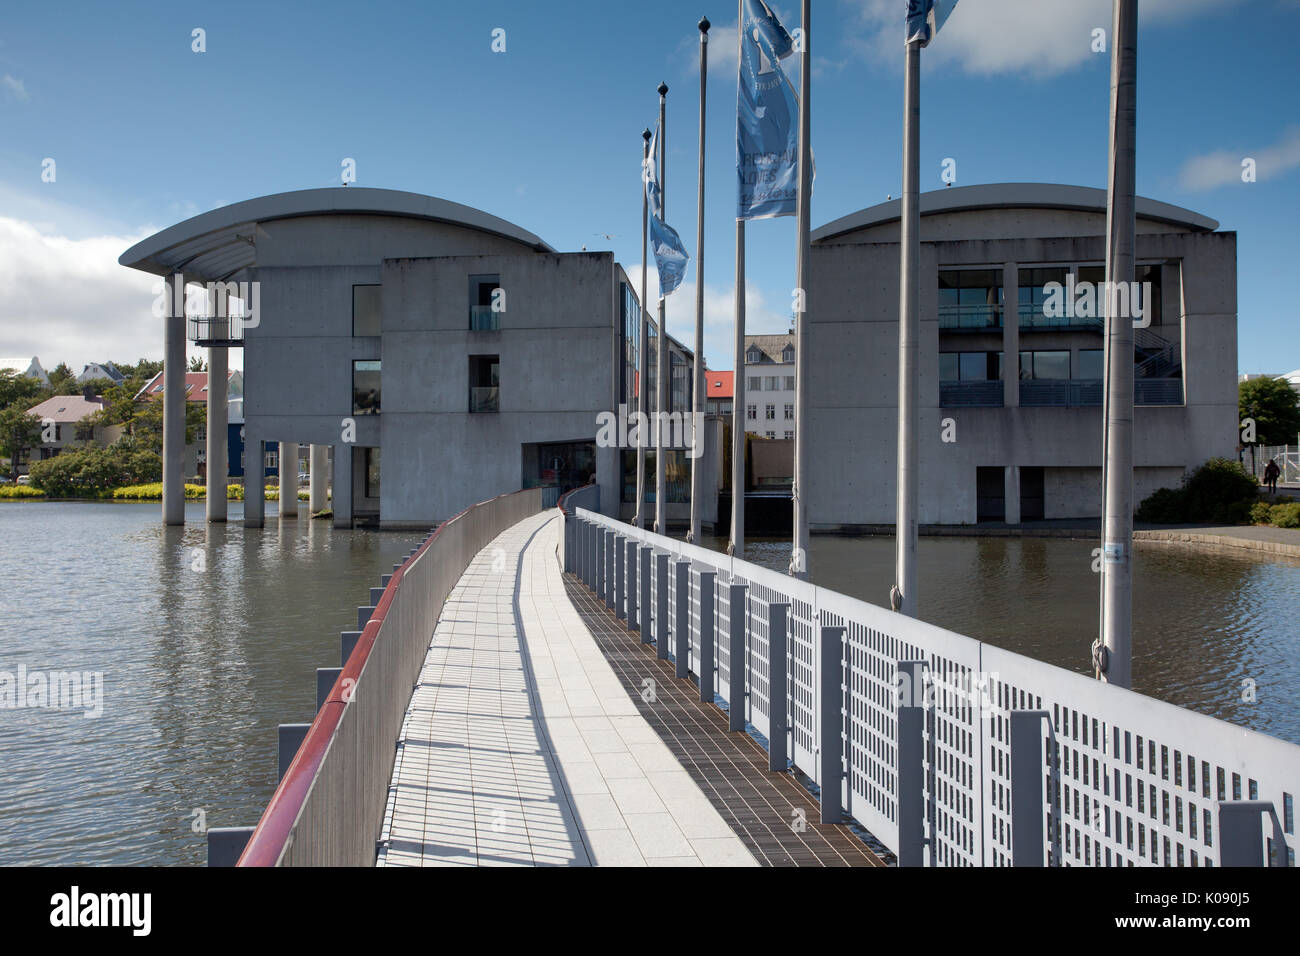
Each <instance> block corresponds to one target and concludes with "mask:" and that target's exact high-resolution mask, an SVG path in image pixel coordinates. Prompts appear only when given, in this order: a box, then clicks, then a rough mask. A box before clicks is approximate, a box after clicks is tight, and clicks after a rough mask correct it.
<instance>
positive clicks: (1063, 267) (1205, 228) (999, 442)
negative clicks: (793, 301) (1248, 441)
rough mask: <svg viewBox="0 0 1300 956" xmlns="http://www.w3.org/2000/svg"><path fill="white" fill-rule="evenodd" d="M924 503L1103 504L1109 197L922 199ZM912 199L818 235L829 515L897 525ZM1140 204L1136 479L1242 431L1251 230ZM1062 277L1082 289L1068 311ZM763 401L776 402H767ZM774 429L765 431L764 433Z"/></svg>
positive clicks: (998, 512)
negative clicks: (1245, 267) (1244, 275)
mask: <svg viewBox="0 0 1300 956" xmlns="http://www.w3.org/2000/svg"><path fill="white" fill-rule="evenodd" d="M920 211H921V253H920V269H921V298H920V309H921V313H920V319H921V353H920V445H919V451H918V453H919V464H920V502H919V505H920V510H919V520H920V521H921V522H922V523H927V524H970V523H974V522H977V521H1006V522H1009V523H1017V522H1019V521H1021V520H1030V519H1034V518H1048V519H1050V518H1084V517H1095V516H1097V515H1099V514H1100V512H1101V460H1102V433H1103V421H1102V410H1101V400H1102V388H1101V379H1102V369H1103V363H1102V346H1103V341H1102V338H1103V337H1102V330H1101V320H1100V319H1099V318H1096V317H1095V316H1096V315H1097V314H1099V313H1098V312H1096V311H1093V312H1091V313H1090V312H1089V309H1088V308H1086V296H1084V295H1083V292H1084V291H1086V287H1085V283H1089V282H1095V283H1097V284H1098V285H1100V283H1101V282H1102V281H1103V279H1104V263H1105V243H1106V240H1105V233H1106V193H1105V191H1104V190H1100V189H1087V188H1082V187H1075V186H1057V185H1049V184H1038V183H1019V184H1002V185H984V186H967V187H960V188H952V189H944V190H939V191H936V192H931V193H926V194H923V195H922V196H921V203H920ZM899 216H900V203H899V202H898V201H894V202H888V203H884V204H882V205H879V206H874V207H872V208H869V209H865V210H862V211H861V212H858V213H854V214H853V215H850V216H846V217H844V218H842V219H839V220H836V221H835V222H832V223H829V224H827V225H825V226H823V227H821V228H820V229H817V230H816V231H815V232H814V233H813V237H812V238H813V249H812V275H811V283H810V285H811V288H810V289H809V294H808V309H809V314H808V315H809V321H810V332H809V335H810V339H811V342H810V348H811V349H812V353H811V354H810V355H809V365H810V367H811V368H814V369H816V370H817V374H816V375H815V376H814V377H813V379H812V380H811V381H810V382H809V383H808V384H809V389H808V394H809V402H810V405H809V409H808V421H809V426H810V428H811V429H812V435H811V436H810V445H809V452H810V454H809V461H810V463H811V468H812V475H811V481H810V485H811V487H810V489H809V497H808V501H809V513H810V524H811V526H812V527H813V528H814V529H821V530H829V529H836V528H844V527H851V526H855V525H866V524H893V522H894V519H895V485H896V482H895V479H896V473H897V467H896V456H897V426H898V406H897V396H898V313H899V246H898V237H899ZM1217 229H1218V223H1216V222H1215V221H1213V220H1211V219H1207V218H1206V217H1204V216H1200V215H1198V214H1196V213H1193V212H1189V211H1188V210H1185V209H1179V208H1177V207H1174V206H1170V205H1167V204H1164V203H1160V202H1155V201H1152V200H1149V199H1141V198H1139V199H1138V203H1137V233H1138V237H1137V261H1138V269H1137V273H1138V275H1137V281H1138V282H1149V283H1150V284H1151V285H1150V287H1149V288H1150V293H1151V294H1150V302H1149V303H1148V309H1147V311H1146V314H1145V317H1144V318H1143V320H1142V321H1146V320H1149V326H1147V327H1138V328H1135V338H1136V348H1135V355H1134V362H1135V376H1136V388H1135V392H1136V403H1137V406H1138V407H1137V408H1136V410H1135V421H1134V428H1135V437H1134V464H1135V474H1134V486H1135V487H1134V490H1135V494H1136V500H1139V501H1140V500H1141V499H1142V498H1143V497H1145V496H1146V495H1148V494H1150V493H1151V492H1152V491H1154V490H1155V489H1156V488H1158V487H1161V486H1166V485H1177V483H1178V481H1179V479H1180V478H1181V477H1182V475H1183V474H1184V472H1185V471H1187V470H1188V469H1190V468H1193V467H1195V466H1197V465H1199V464H1201V463H1202V462H1204V461H1205V460H1206V459H1207V458H1210V457H1212V456H1216V455H1221V456H1224V457H1228V458H1231V457H1233V456H1234V454H1235V449H1236V442H1237V387H1236V385H1237V383H1236V375H1237V371H1236V369H1237V279H1236V276H1237V269H1236V261H1237V260H1236V255H1237V253H1236V247H1237V243H1236V234H1235V233H1232V232H1219V231H1216V230H1217ZM1052 283H1061V285H1062V287H1063V288H1071V287H1073V288H1074V289H1075V290H1078V292H1079V295H1080V298H1079V299H1077V300H1075V302H1076V303H1077V307H1076V308H1071V309H1068V310H1066V312H1067V314H1061V312H1062V310H1061V308H1060V304H1061V296H1060V295H1057V294H1056V291H1055V288H1054V287H1053V286H1052ZM746 401H747V403H749V404H751V405H752V404H760V405H761V404H762V403H763V402H764V401H766V399H765V398H764V399H756V398H747V399H746ZM761 430H762V429H761V428H760V431H761Z"/></svg>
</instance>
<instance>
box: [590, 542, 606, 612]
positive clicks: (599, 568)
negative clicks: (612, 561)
mask: <svg viewBox="0 0 1300 956" xmlns="http://www.w3.org/2000/svg"><path fill="white" fill-rule="evenodd" d="M595 533H596V540H595V542H594V544H595V551H596V554H595V566H596V586H595V587H594V588H592V590H593V591H595V592H596V598H597V599H598V600H601V601H603V600H604V599H605V529H604V528H602V527H601V526H600V525H596V529H595Z"/></svg>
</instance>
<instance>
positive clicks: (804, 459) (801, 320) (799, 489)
mask: <svg viewBox="0 0 1300 956" xmlns="http://www.w3.org/2000/svg"><path fill="white" fill-rule="evenodd" d="M811 17H812V3H811V0H803V8H802V23H801V26H802V27H803V51H802V53H801V55H800V57H799V201H798V205H797V207H796V215H795V218H796V232H797V234H798V243H799V248H798V258H797V263H798V265H797V267H796V272H795V284H796V287H797V291H796V294H797V297H798V299H797V301H798V305H799V309H798V311H797V312H796V313H795V346H794V348H795V351H794V362H795V366H794V369H795V371H794V375H795V378H794V388H795V391H794V488H793V498H794V501H793V503H792V504H793V511H794V515H793V518H794V542H793V549H792V550H791V554H790V573H791V574H792V575H794V576H795V577H798V578H807V577H808V502H807V482H808V467H807V465H808V342H809V339H808V260H809V259H810V258H811V253H812V246H811V242H810V234H811V225H810V218H811V212H812V159H811V158H812V152H811V134H812V126H811V122H810V111H811V107H812V37H811V32H812V27H811ZM737 371H740V370H739V369H738V370H737ZM733 493H734V492H733Z"/></svg>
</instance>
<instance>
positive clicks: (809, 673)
mask: <svg viewBox="0 0 1300 956" xmlns="http://www.w3.org/2000/svg"><path fill="white" fill-rule="evenodd" d="M596 494H597V489H596V488H595V486H589V487H588V488H585V489H580V490H579V491H578V492H573V493H571V494H570V495H568V496H566V498H565V499H564V500H562V501H561V503H560V507H559V508H545V509H544V508H543V507H542V500H541V493H540V491H539V490H537V489H533V490H531V491H524V492H519V493H516V494H512V495H504V496H502V497H500V498H496V499H493V500H491V501H488V502H484V503H482V504H480V505H476V506H474V507H473V508H470V509H468V510H467V511H465V512H463V513H462V514H460V515H458V516H456V517H455V518H453V519H451V520H449V521H447V522H444V523H443V524H442V525H441V526H440V527H439V528H438V530H437V531H435V532H434V533H433V534H431V535H430V536H429V537H428V538H427V539H426V540H425V541H424V542H423V544H421V546H420V547H419V548H417V549H416V550H414V551H413V552H412V553H411V554H410V555H409V556H408V557H407V558H406V560H404V561H403V562H402V563H401V564H400V565H397V566H395V567H394V571H393V574H392V575H386V576H385V579H384V580H383V581H382V582H381V585H382V586H381V587H379V588H375V589H372V593H371V596H372V604H371V605H370V606H366V607H362V608H360V609H359V610H358V625H359V627H360V630H359V631H356V632H346V633H345V634H344V635H343V648H342V661H341V663H342V666H341V667H339V668H327V669H322V670H321V672H320V674H319V680H318V687H319V691H318V699H319V705H320V706H319V710H318V713H317V715H316V718H315V720H314V721H313V722H312V723H311V724H310V725H286V726H284V727H282V728H281V740H280V744H281V761H280V763H281V780H280V783H279V786H278V787H277V789H276V791H275V794H274V795H273V797H272V799H271V802H270V804H269V805H268V806H267V808H266V811H265V812H264V813H263V815H262V818H261V820H260V822H259V823H258V825H257V826H256V827H255V828H246V829H244V828H238V829H226V830H212V831H209V861H210V862H211V863H212V864H214V865H229V864H231V863H235V862H236V861H237V862H238V865H241V866H274V865H352V866H370V865H381V866H420V865H568V866H572V865H578V866H585V865H647V864H648V865H688V866H698V865H704V866H713V865H727V866H741V865H743V866H752V865H784V866H789V865H804V866H807V865H812V866H818V865H820V866H846V865H848V866H858V865H862V866H878V865H883V864H887V863H889V862H892V861H893V860H895V859H896V860H897V862H898V863H899V864H900V865H907V866H912V865H1013V864H1014V865H1025V866H1044V865H1084V866H1118V865H1139V866H1140V865H1147V866H1212V865H1213V866H1218V865H1256V866H1259V865H1281V866H1287V865H1294V852H1295V846H1296V843H1295V819H1294V794H1295V793H1296V790H1297V788H1298V787H1300V747H1297V746H1295V745H1292V744H1289V743H1286V742H1283V741H1280V740H1277V739H1275V738H1271V737H1268V736H1266V735H1263V734H1258V733H1255V732H1252V731H1248V730H1245V729H1242V728H1240V727H1237V726H1235V725H1231V724H1227V723H1225V722H1222V721H1218V720H1215V719H1213V718H1209V717H1206V716H1203V715H1200V714H1196V713H1193V712H1190V711H1186V710H1183V709H1181V708H1177V707H1174V706H1171V705H1168V704H1164V703H1162V702H1159V701H1156V700H1152V699H1150V698H1147V697H1144V696H1142V695H1139V694H1135V693H1133V692H1131V691H1126V690H1123V689H1121V688H1118V687H1114V686H1112V685H1107V684H1102V683H1100V682H1098V681H1094V680H1091V679H1089V678H1087V677H1084V676H1082V675H1078V674H1074V673H1071V672H1068V671H1064V670H1062V669H1060V668H1056V667H1053V666H1051V665H1047V664H1043V663H1041V662H1037V661H1034V660H1031V659H1029V658H1025V657H1022V656H1020V655H1017V654H1013V653H1011V652H1008V651H1005V650H1001V649H999V648H996V647H993V646H992V645H989V644H984V643H982V642H979V641H975V640H973V639H971V638H968V637H965V636H963V635H960V634H955V633H953V632H949V631H944V630H942V629H940V628H937V627H933V626H931V625H928V624H925V623H923V622H920V621H916V620H913V619H910V618H907V617H903V616H901V615H898V614H895V613H893V612H890V611H887V610H884V609H881V608H878V607H876V606H874V605H870V604H866V603H863V602H861V601H856V600H854V599H851V598H848V597H846V596H844V595H840V594H837V593H835V592H831V591H827V590H826V589H824V588H818V587H815V586H814V585H812V584H809V583H807V582H803V581H798V580H795V579H792V578H790V577H788V576H786V575H782V574H779V573H776V572H773V571H770V570H767V569H764V568H760V567H758V566H756V565H753V564H749V563H747V562H744V561H741V560H736V559H732V558H730V557H728V556H726V555H723V554H719V553H717V552H713V551H708V550H705V549H702V548H698V547H695V546H693V545H689V544H686V543H684V542H681V541H677V540H675V539H671V538H666V537H662V536H659V535H655V534H652V533H649V532H645V531H642V530H639V529H636V528H634V527H631V526H629V525H626V524H623V523H621V522H618V521H615V520H613V519H610V518H608V517H605V516H603V515H601V514H599V512H598V510H597V504H598V502H597V501H596V500H595V497H596ZM396 688H401V690H400V691H397V692H394V689H396ZM408 688H409V689H410V690H409V693H408V691H407V689H408Z"/></svg>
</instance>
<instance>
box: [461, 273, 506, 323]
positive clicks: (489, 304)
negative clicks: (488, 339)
mask: <svg viewBox="0 0 1300 956" xmlns="http://www.w3.org/2000/svg"><path fill="white" fill-rule="evenodd" d="M500 287H501V277H500V276H496V275H491V276H489V275H479V276H470V277H469V328H470V331H472V332H491V331H493V330H495V329H498V328H500V327H501V326H500V324H499V323H498V321H497V320H498V318H499V317H500V315H501V313H502V312H504V311H505V298H504V295H498V294H497V290H498V289H499V288H500Z"/></svg>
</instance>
